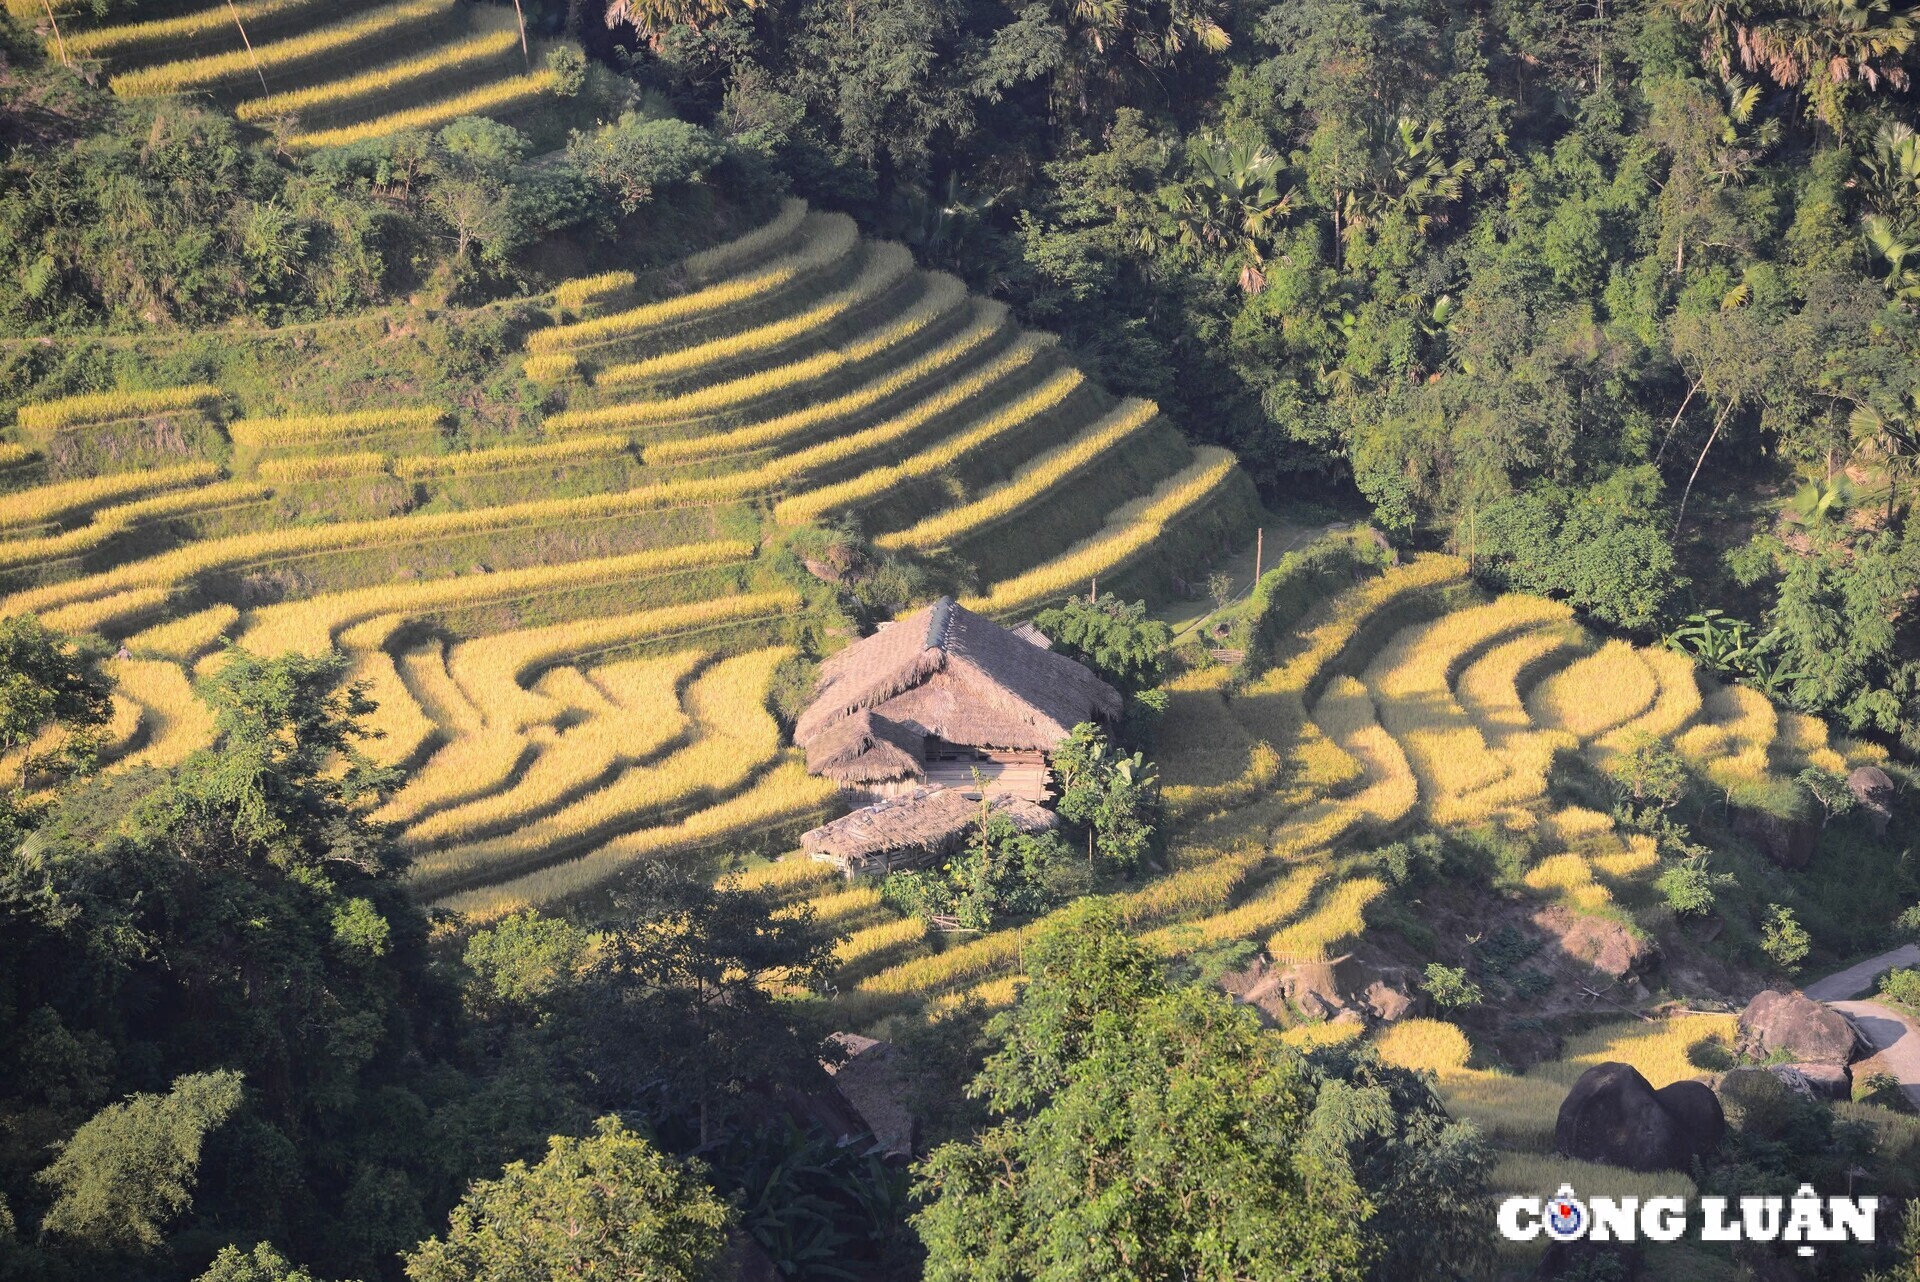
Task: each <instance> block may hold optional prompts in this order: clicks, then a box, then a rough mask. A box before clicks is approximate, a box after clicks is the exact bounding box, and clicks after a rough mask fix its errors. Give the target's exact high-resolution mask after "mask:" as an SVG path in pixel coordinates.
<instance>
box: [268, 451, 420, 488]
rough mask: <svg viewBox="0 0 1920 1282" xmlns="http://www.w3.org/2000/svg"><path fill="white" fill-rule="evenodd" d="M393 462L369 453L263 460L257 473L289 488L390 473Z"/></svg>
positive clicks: (384, 456) (377, 454)
mask: <svg viewBox="0 0 1920 1282" xmlns="http://www.w3.org/2000/svg"><path fill="white" fill-rule="evenodd" d="M392 461H393V460H392V459H390V458H388V457H387V456H386V455H385V454H381V453H378V452H376V451H371V450H369V451H367V452H364V453H360V454H316V455H313V456H311V457H308V458H270V459H263V460H261V463H260V466H259V467H258V468H256V469H254V470H255V474H256V475H258V476H259V478H260V479H261V480H263V481H272V482H274V483H275V484H281V485H285V484H291V483H297V482H301V481H328V480H333V479H335V478H338V477H345V476H367V475H370V474H372V473H376V472H384V471H386V470H387V466H388V464H390V463H391V462H392Z"/></svg>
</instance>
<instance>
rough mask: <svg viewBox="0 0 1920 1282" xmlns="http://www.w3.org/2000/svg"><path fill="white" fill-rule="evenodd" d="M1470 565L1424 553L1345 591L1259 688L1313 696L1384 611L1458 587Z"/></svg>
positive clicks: (1316, 614) (1313, 617) (1311, 618)
mask: <svg viewBox="0 0 1920 1282" xmlns="http://www.w3.org/2000/svg"><path fill="white" fill-rule="evenodd" d="M1466 572H1467V565H1466V562H1464V561H1461V560H1459V559H1458V558H1456V557H1450V556H1438V555H1434V554H1431V553H1423V554H1421V555H1419V556H1416V557H1414V558H1413V559H1412V560H1411V561H1408V562H1406V563H1405V564H1402V565H1397V566H1395V567H1393V568H1392V569H1390V570H1388V571H1386V572H1385V573H1384V574H1382V575H1381V576H1380V577H1379V578H1377V579H1371V580H1368V581H1367V582H1365V583H1362V584H1361V585H1360V586H1358V587H1355V588H1351V589H1349V590H1348V591H1346V592H1342V593H1341V594H1340V595H1339V596H1337V597H1335V598H1334V599H1333V600H1331V601H1329V602H1327V603H1326V604H1325V605H1324V606H1322V607H1320V608H1318V609H1317V610H1316V611H1315V612H1314V614H1313V615H1311V616H1309V624H1310V626H1308V627H1307V628H1306V631H1305V633H1304V635H1302V636H1300V638H1299V640H1298V642H1297V647H1298V648H1297V649H1296V650H1295V652H1294V653H1292V654H1289V655H1288V656H1287V657H1286V658H1285V660H1284V661H1282V662H1281V663H1278V664H1276V665H1275V666H1274V667H1273V668H1272V669H1271V670H1269V672H1268V673H1267V675H1266V676H1265V677H1263V678H1262V679H1261V682H1260V686H1261V689H1262V690H1263V691H1266V692H1269V693H1293V694H1298V695H1302V696H1304V695H1306V694H1308V693H1310V692H1311V691H1312V690H1313V688H1314V686H1315V684H1316V682H1318V680H1319V679H1320V678H1321V676H1322V674H1323V673H1324V671H1325V669H1326V667H1327V665H1328V664H1329V663H1331V662H1332V661H1333V660H1334V659H1336V658H1338V657H1339V656H1340V654H1341V652H1342V651H1344V650H1345V649H1346V648H1347V646H1348V644H1349V643H1350V642H1351V641H1352V640H1353V639H1354V637H1355V636H1356V635H1357V634H1358V633H1359V631H1360V628H1361V626H1362V625H1363V624H1365V623H1366V622H1367V621H1368V620H1369V619H1371V618H1373V617H1374V616H1375V615H1376V614H1378V613H1379V612H1381V611H1383V610H1385V609H1387V608H1389V607H1391V606H1393V605H1395V604H1396V603H1398V602H1400V601H1402V600H1404V599H1406V598H1407V597H1410V596H1413V595H1415V594H1418V593H1421V592H1425V591H1427V590H1429V589H1431V588H1437V587H1440V586H1443V585H1445V584H1448V583H1454V582H1458V581H1459V580H1461V579H1462V578H1464V577H1465V576H1466Z"/></svg>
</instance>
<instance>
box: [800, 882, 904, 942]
mask: <svg viewBox="0 0 1920 1282" xmlns="http://www.w3.org/2000/svg"><path fill="white" fill-rule="evenodd" d="M807 902H808V904H809V905H810V906H811V907H812V909H813V919H814V921H816V922H818V923H819V924H820V925H822V926H825V927H827V928H829V929H831V930H842V931H844V930H851V929H856V928H857V927H858V926H860V925H865V924H866V923H868V922H870V921H872V920H873V918H874V917H875V916H882V917H888V918H891V917H892V914H891V913H889V912H888V911H887V905H886V901H885V900H883V899H881V898H880V892H879V890H877V889H876V888H874V887H872V886H850V887H848V888H846V889H844V890H838V891H834V892H833V893H831V894H825V895H820V896H817V897H816V898H814V899H811V900H808V901H807Z"/></svg>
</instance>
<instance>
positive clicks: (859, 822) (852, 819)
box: [800, 788, 1057, 876]
mask: <svg viewBox="0 0 1920 1282" xmlns="http://www.w3.org/2000/svg"><path fill="white" fill-rule="evenodd" d="M985 804H986V805H987V806H988V807H990V808H991V809H993V810H995V811H997V812H998V813H1000V814H1003V815H1005V816H1006V817H1007V818H1008V819H1009V820H1011V821H1012V822H1013V826H1014V828H1015V829H1016V830H1018V831H1020V832H1024V833H1037V832H1045V831H1047V830H1048V829H1049V828H1052V827H1053V826H1054V824H1055V823H1056V822H1057V821H1056V820H1055V819H1054V817H1053V812H1052V811H1051V810H1048V809H1047V808H1046V807H1045V806H1041V805H1037V804H1036V803H1034V802H1031V801H1028V800H1027V799H1026V798H1024V797H1016V796H1013V795H1011V794H1008V793H997V794H995V795H993V796H991V797H988V798H987V799H986V802H985ZM981 805H982V803H981V801H980V799H978V798H976V797H969V796H967V795H966V794H965V793H963V792H960V791H958V790H957V789H953V788H928V789H922V790H920V791H918V792H915V793H910V794H908V795H907V796H904V797H890V798H888V799H886V800H884V801H876V802H874V803H873V804H872V805H869V806H862V807H861V808H860V809H858V810H856V811H854V812H853V813H852V814H850V815H845V816H843V817H841V818H839V819H836V820H834V821H833V822H832V823H830V824H823V825H822V826H820V827H818V828H815V829H813V830H812V831H811V832H807V833H802V834H801V836H800V848H801V849H802V850H804V851H806V852H807V854H808V855H810V856H812V857H813V858H815V859H818V860H821V861H823V862H825V863H830V864H833V865H834V866H836V867H837V868H839V869H840V870H841V871H842V872H844V873H846V874H847V875H848V876H853V875H855V874H857V873H884V872H891V871H892V870H893V869H896V868H915V867H919V866H921V865H923V864H929V863H933V862H935V861H936V860H938V859H940V858H942V857H944V856H946V855H949V854H952V853H953V852H954V851H955V850H957V849H959V847H960V843H961V842H962V841H963V840H965V838H966V834H967V830H968V829H969V828H971V827H973V825H974V824H975V823H977V822H978V821H979V819H980V809H981Z"/></svg>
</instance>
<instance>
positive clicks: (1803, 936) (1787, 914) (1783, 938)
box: [1760, 904, 1813, 975]
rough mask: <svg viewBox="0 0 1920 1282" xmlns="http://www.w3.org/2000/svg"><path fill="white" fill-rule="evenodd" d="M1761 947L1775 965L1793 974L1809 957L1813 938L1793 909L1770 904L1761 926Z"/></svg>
mask: <svg viewBox="0 0 1920 1282" xmlns="http://www.w3.org/2000/svg"><path fill="white" fill-rule="evenodd" d="M1760 948H1761V951H1763V952H1765V953H1766V955H1767V956H1768V957H1770V958H1771V959H1772V960H1773V964H1774V965H1776V966H1778V967H1779V968H1780V969H1781V970H1783V971H1785V972H1787V973H1788V974H1789V975H1791V974H1792V973H1793V972H1794V971H1796V970H1799V969H1800V963H1801V962H1803V961H1805V960H1806V959H1807V953H1808V952H1810V951H1812V948H1813V940H1812V938H1811V937H1809V936H1808V934H1807V930H1806V927H1804V926H1802V925H1801V924H1800V922H1799V920H1798V919H1797V918H1796V917H1795V916H1794V915H1793V909H1791V908H1785V907H1782V906H1781V905H1779V904H1769V905H1767V920H1766V922H1765V923H1764V924H1763V925H1762V926H1761V927H1760Z"/></svg>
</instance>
